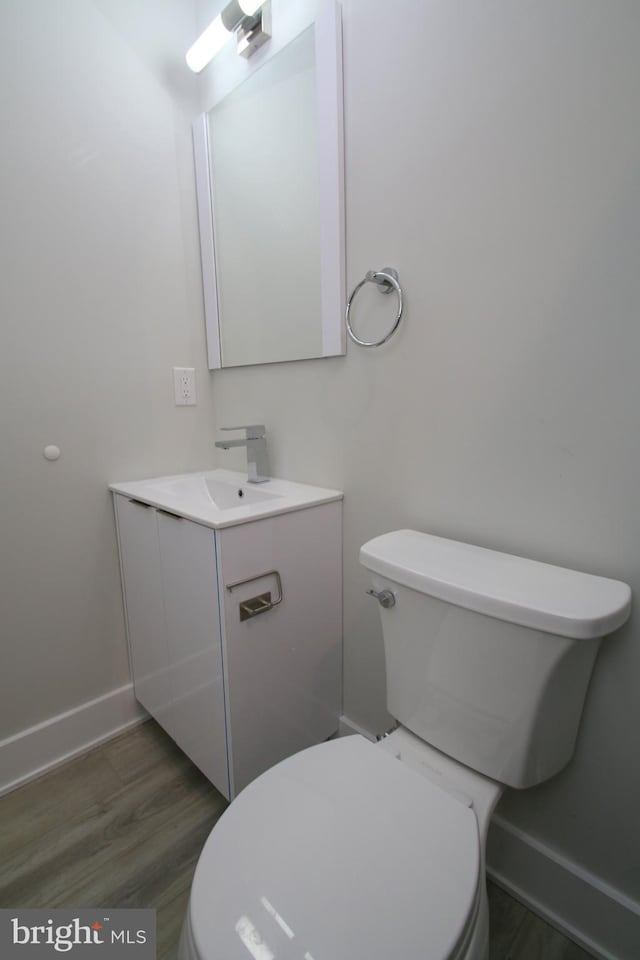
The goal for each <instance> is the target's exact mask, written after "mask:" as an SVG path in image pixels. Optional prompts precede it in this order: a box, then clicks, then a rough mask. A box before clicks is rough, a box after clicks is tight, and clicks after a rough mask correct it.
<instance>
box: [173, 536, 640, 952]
mask: <svg viewBox="0 0 640 960" xmlns="http://www.w3.org/2000/svg"><path fill="white" fill-rule="evenodd" d="M360 560H361V562H362V563H363V564H364V566H365V567H367V569H368V570H369V571H370V573H371V579H372V590H370V591H369V592H370V593H371V594H372V595H373V596H374V597H377V598H378V600H379V601H380V613H381V617H382V627H383V633H384V644H385V653H386V665H387V703H388V708H389V712H390V713H391V714H392V715H393V716H394V717H395V718H396V719H397V721H398V723H399V726H398V727H397V729H395V730H394V731H393V733H391V734H389V735H388V736H386V737H384V738H383V739H382V740H380V741H379V742H378V743H377V744H372V743H370V742H369V741H368V740H366V739H365V738H364V737H360V736H352V737H345V738H342V739H338V740H332V741H330V742H327V743H323V744H320V745H319V746H316V747H311V748H310V749H308V750H304V751H303V752H302V753H299V754H296V755H295V756H293V757H290V758H289V759H287V760H284V761H283V762H282V763H279V764H278V765H277V766H275V767H273V768H272V769H271V770H268V771H267V772H266V773H264V774H262V776H260V777H259V778H258V779H257V780H255V781H254V782H253V783H251V784H250V785H249V786H248V787H247V788H246V789H245V790H244V791H242V793H241V794H240V795H239V796H238V797H237V798H236V799H235V800H234V801H233V803H232V804H231V805H230V806H229V808H228V809H227V810H226V811H225V813H224V815H223V816H222V817H221V818H220V820H219V822H218V823H217V825H216V826H215V828H214V829H213V831H212V832H211V835H210V836H209V839H208V840H207V843H206V845H205V847H204V849H203V851H202V854H201V856H200V860H199V862H198V866H197V868H196V873H195V876H194V880H193V887H192V890H191V899H190V904H189V909H188V911H187V917H186V920H185V924H184V928H183V932H182V938H181V942H180V948H179V960H248V958H249V957H253V958H254V960H289V958H296V960H364V958H366V960H389V958H394V960H418V958H424V960H485V958H486V957H487V952H488V929H489V924H488V908H487V899H486V886H485V877H484V851H485V843H486V837H487V830H488V826H489V819H490V817H491V813H492V811H493V808H494V806H495V804H496V802H497V800H498V798H499V796H500V794H501V792H502V790H503V787H504V785H509V786H512V787H520V788H522V787H529V786H532V785H533V784H536V783H540V782H541V781H543V780H546V779H548V778H549V777H551V776H553V775H554V774H555V773H557V772H558V771H559V770H561V769H562V768H563V767H564V766H565V764H566V763H567V762H568V760H569V759H570V757H571V755H572V752H573V747H574V742H575V737H576V732H577V728H578V724H579V721H580V715H581V712H582V704H583V701H584V697H585V693H586V690H587V685H588V682H589V677H590V675H591V669H592V667H593V663H594V660H595V656H596V653H597V650H598V645H599V642H600V639H601V637H603V636H605V635H606V634H608V633H611V632H612V631H613V630H615V629H617V628H618V627H619V626H621V625H622V624H623V623H624V622H625V620H626V619H627V617H628V615H629V608H630V603H631V591H630V589H629V587H628V586H627V585H626V584H624V583H620V582H618V581H615V580H608V579H603V578H601V577H594V576H590V575H587V574H582V573H576V572H574V571H571V570H566V569H563V568H559V567H552V566H549V565H547V564H542V563H537V562H535V561H532V560H525V559H523V558H520V557H512V556H508V555H506V554H502V553H496V552H494V551H491V550H485V549H483V548H481V547H475V546H470V545H468V544H464V543H459V542H456V541H452V540H445V539H442V538H440V537H434V536H429V535H427V534H422V533H417V532H415V531H412V530H400V531H396V532H394V533H389V534H386V535H384V536H381V537H377V538H376V539H374V540H371V541H370V542H369V543H367V544H365V545H364V546H363V547H362V549H361V552H360Z"/></svg>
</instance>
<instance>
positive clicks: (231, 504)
mask: <svg viewBox="0 0 640 960" xmlns="http://www.w3.org/2000/svg"><path fill="white" fill-rule="evenodd" d="M109 489H110V490H113V491H114V492H115V493H121V494H124V495H125V496H128V497H131V499H133V500H141V501H142V502H143V503H149V504H151V505H152V506H154V507H159V508H160V509H161V510H167V511H169V512H170V513H175V514H177V515H178V516H181V517H187V518H188V519H189V520H196V521H197V522H198V523H203V524H205V525H206V526H208V527H213V528H218V527H230V526H234V525H235V524H238V523H247V522H249V521H251V520H258V519H260V518H262V517H267V516H270V515H275V514H279V513H289V512H290V511H292V510H303V509H304V508H305V507H312V506H315V505H316V504H318V503H328V502H329V501H331V500H341V499H342V493H341V492H340V491H339V490H327V489H325V488H324V487H312V486H309V485H308V484H306V483H292V482H290V481H288V480H277V479H274V480H267V481H265V482H264V483H260V484H254V483H248V482H247V477H246V474H244V473H236V472H235V471H233V470H209V471H204V472H201V473H184V474H181V475H178V476H171V477H155V478H153V479H151V480H134V481H131V482H130V483H112V484H110V485H109Z"/></svg>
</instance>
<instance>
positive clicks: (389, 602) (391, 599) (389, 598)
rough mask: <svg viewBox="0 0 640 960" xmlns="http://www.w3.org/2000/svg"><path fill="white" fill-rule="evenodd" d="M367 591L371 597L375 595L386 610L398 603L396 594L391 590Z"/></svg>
mask: <svg viewBox="0 0 640 960" xmlns="http://www.w3.org/2000/svg"><path fill="white" fill-rule="evenodd" d="M367 593H368V594H369V596H370V597H375V598H376V600H377V601H378V603H379V604H380V606H381V607H384V608H385V609H386V610H388V609H389V607H395V605H396V598H395V594H393V593H392V592H391V590H367Z"/></svg>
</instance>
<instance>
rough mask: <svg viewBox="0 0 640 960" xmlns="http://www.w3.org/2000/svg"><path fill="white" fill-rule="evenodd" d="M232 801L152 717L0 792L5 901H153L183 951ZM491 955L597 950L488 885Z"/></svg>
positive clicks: (572, 958) (568, 959)
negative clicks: (213, 835) (195, 886)
mask: <svg viewBox="0 0 640 960" xmlns="http://www.w3.org/2000/svg"><path fill="white" fill-rule="evenodd" d="M226 805H227V804H226V801H225V800H224V798H223V797H222V796H221V794H220V793H218V791H217V790H216V789H215V788H214V787H213V786H212V785H211V784H210V783H209V781H208V780H207V779H206V778H205V777H204V776H203V775H202V774H201V773H200V771H199V770H197V768H196V767H194V766H193V764H192V763H191V762H190V761H189V760H188V759H187V757H186V756H185V755H184V754H183V753H182V751H180V750H179V749H178V748H177V747H176V746H175V744H174V743H173V741H172V740H171V739H170V738H169V737H168V736H166V734H165V733H164V732H163V731H162V730H161V729H160V727H158V726H157V724H155V723H154V722H153V721H148V722H147V723H144V724H142V725H141V726H139V727H135V728H134V729H133V730H130V731H128V732H127V733H125V734H123V735H122V736H120V737H117V738H116V739H114V740H111V741H109V742H108V743H106V744H103V745H101V746H99V747H97V748H95V749H94V750H92V751H90V752H89V753H87V754H85V755H84V756H82V757H79V758H77V759H75V760H71V761H69V762H68V763H66V764H64V765H63V766H61V767H58V768H57V769H56V770H53V771H52V772H51V773H48V774H45V775H44V776H43V777H40V778H39V779H38V780H35V781H33V782H32V783H29V784H26V785H25V786H23V787H21V788H20V789H18V790H15V791H14V792H13V793H10V794H8V795H7V796H5V797H2V798H0V907H23V908H27V907H52V908H54V907H65V906H70V907H151V908H153V909H155V910H156V912H157V940H158V950H157V958H158V960H175V957H176V949H177V944H178V938H179V936H180V929H181V926H182V920H183V918H184V913H185V910H186V906H187V902H188V899H189V890H190V887H191V880H192V877H193V871H194V869H195V865H196V862H197V859H198V856H199V854H200V851H201V849H202V846H203V844H204V842H205V840H206V838H207V836H208V835H209V832H210V831H211V829H212V827H213V825H214V824H215V822H216V820H217V819H218V817H219V816H220V815H221V814H222V813H223V811H224V810H225V808H226ZM489 908H490V914H491V944H490V958H489V960H592V958H591V956H590V954H587V953H585V951H584V950H582V949H581V948H580V947H578V946H577V945H576V944H574V943H572V942H571V941H570V940H567V939H566V938H565V937H563V936H562V935H561V934H559V933H558V932H557V931H556V930H554V929H553V928H552V927H550V926H549V925H548V924H546V923H544V922H543V921H542V920H540V919H539V918H538V917H536V916H534V914H532V913H530V912H529V911H528V910H526V909H525V907H523V906H522V905H521V904H519V903H517V902H516V901H515V900H513V899H512V898H511V897H509V896H508V895H507V894H506V893H504V891H502V890H500V889H499V888H498V887H496V886H495V885H493V884H489Z"/></svg>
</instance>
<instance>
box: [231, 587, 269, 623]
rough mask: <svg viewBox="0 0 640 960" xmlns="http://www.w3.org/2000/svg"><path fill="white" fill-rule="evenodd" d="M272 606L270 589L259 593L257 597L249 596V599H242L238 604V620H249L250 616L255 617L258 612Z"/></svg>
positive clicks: (263, 611)
mask: <svg viewBox="0 0 640 960" xmlns="http://www.w3.org/2000/svg"><path fill="white" fill-rule="evenodd" d="M272 607H273V601H272V600H271V590H267V592H266V593H261V594H259V595H258V596H257V597H251V598H250V599H249V600H243V602H242V603H241V604H239V608H240V622H241V623H242V621H243V620H250V619H251V617H257V616H258V614H259V613H266V612H267V610H271V609H272Z"/></svg>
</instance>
